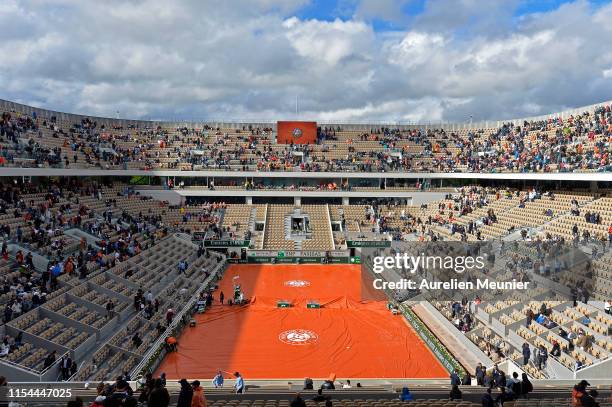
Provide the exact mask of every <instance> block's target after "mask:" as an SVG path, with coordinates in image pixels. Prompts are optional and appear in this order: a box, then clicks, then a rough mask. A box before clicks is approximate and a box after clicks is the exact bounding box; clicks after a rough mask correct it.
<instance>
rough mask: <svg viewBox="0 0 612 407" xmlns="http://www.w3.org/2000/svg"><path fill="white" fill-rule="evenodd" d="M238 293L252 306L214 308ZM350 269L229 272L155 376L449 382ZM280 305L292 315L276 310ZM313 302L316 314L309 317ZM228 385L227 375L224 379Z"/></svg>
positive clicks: (376, 294)
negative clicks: (237, 375) (235, 375)
mask: <svg viewBox="0 0 612 407" xmlns="http://www.w3.org/2000/svg"><path fill="white" fill-rule="evenodd" d="M234 284H240V286H241V289H242V290H243V292H244V294H245V297H247V298H250V299H251V301H252V302H251V303H250V304H249V305H245V306H236V305H232V306H229V305H221V304H219V302H218V298H219V294H220V291H222V292H223V293H224V295H225V298H231V296H232V295H233V290H234ZM371 287H372V286H371V283H368V281H367V278H362V276H361V268H360V266H356V265H257V264H254V265H250V264H249V265H231V266H230V267H229V268H228V269H227V270H226V272H225V275H224V277H223V279H222V281H221V282H220V288H219V290H218V291H216V292H215V294H214V297H215V302H214V304H213V306H212V308H211V309H209V310H207V311H206V312H205V313H204V314H196V315H195V318H196V320H197V325H196V327H188V328H186V329H185V330H184V331H183V334H182V335H181V336H180V337H179V338H178V343H179V344H178V351H177V352H172V353H170V354H168V355H167V356H166V358H165V359H164V361H163V362H162V364H161V366H160V367H159V369H158V371H157V372H156V374H157V375H159V374H160V373H161V372H165V373H166V375H167V377H168V379H180V378H183V377H184V378H188V379H196V378H197V379H212V377H213V376H214V375H215V374H216V373H217V371H218V370H221V371H224V372H234V371H238V372H240V373H241V375H242V376H243V377H244V378H245V380H247V381H248V380H249V379H285V378H293V379H295V378H302V379H303V378H304V377H312V378H316V379H323V378H328V377H329V375H330V373H331V372H333V374H335V375H336V376H337V377H340V378H355V379H357V378H363V379H366V378H445V377H448V373H447V372H446V370H445V369H444V368H443V367H442V365H441V364H440V363H439V362H438V360H437V359H436V357H435V356H434V355H433V354H432V353H431V351H430V350H429V348H428V347H427V346H426V345H425V344H424V343H423V342H422V341H421V339H420V337H419V336H418V335H417V334H416V333H415V332H414V331H413V330H412V328H411V327H410V326H409V324H408V323H407V322H406V320H405V318H404V317H403V316H401V315H395V316H394V315H392V313H391V312H389V310H388V309H387V308H386V301H385V297H384V295H381V293H380V291H376V290H373V289H371ZM279 300H288V301H289V302H290V303H291V304H292V307H290V308H278V307H277V302H278V301H279ZM313 300H316V301H317V302H318V303H319V304H320V305H321V308H315V309H313V308H307V304H308V302H310V301H313ZM225 376H226V378H230V375H229V374H227V373H226V374H225Z"/></svg>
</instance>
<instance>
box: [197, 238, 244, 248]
mask: <svg viewBox="0 0 612 407" xmlns="http://www.w3.org/2000/svg"><path fill="white" fill-rule="evenodd" d="M250 244H251V241H250V240H205V241H204V246H205V247H249V245H250Z"/></svg>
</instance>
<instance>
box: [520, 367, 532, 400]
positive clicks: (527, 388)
mask: <svg viewBox="0 0 612 407" xmlns="http://www.w3.org/2000/svg"><path fill="white" fill-rule="evenodd" d="M521 379H522V380H521V395H522V396H523V398H526V399H527V398H529V393H531V392H532V391H533V384H532V383H531V381H530V380H529V377H527V373H523V374H522V375H521Z"/></svg>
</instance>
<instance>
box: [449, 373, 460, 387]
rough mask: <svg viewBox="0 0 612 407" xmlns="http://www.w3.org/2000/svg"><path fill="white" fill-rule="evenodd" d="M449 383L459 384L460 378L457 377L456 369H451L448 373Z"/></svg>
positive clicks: (452, 384)
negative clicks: (449, 373)
mask: <svg viewBox="0 0 612 407" xmlns="http://www.w3.org/2000/svg"><path fill="white" fill-rule="evenodd" d="M450 384H451V386H459V385H460V384H461V379H460V378H459V375H458V374H457V371H456V370H453V372H452V373H451V375H450Z"/></svg>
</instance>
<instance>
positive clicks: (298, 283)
mask: <svg viewBox="0 0 612 407" xmlns="http://www.w3.org/2000/svg"><path fill="white" fill-rule="evenodd" d="M285 285H286V286H287V287H294V288H300V287H308V286H309V285H310V281H306V280H289V281H285Z"/></svg>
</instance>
